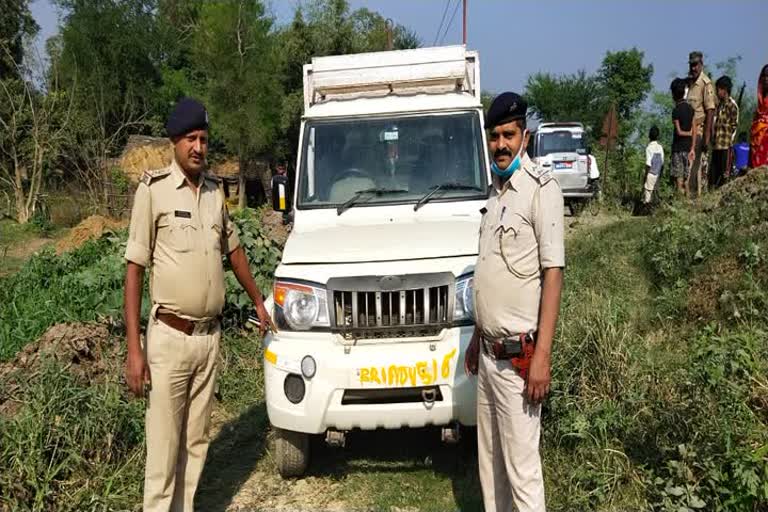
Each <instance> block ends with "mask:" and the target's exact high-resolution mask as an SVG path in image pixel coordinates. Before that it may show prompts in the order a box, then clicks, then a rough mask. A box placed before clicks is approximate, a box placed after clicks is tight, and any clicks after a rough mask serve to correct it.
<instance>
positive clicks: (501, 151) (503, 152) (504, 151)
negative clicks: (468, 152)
mask: <svg viewBox="0 0 768 512" xmlns="http://www.w3.org/2000/svg"><path fill="white" fill-rule="evenodd" d="M500 156H508V157H511V156H512V153H511V152H510V151H509V150H508V149H507V148H499V149H497V150H496V151H495V152H494V153H493V158H498V157H500Z"/></svg>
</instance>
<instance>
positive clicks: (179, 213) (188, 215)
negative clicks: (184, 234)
mask: <svg viewBox="0 0 768 512" xmlns="http://www.w3.org/2000/svg"><path fill="white" fill-rule="evenodd" d="M173 216H174V217H181V218H182V219H191V218H192V212H185V211H182V210H176V211H175V212H173Z"/></svg>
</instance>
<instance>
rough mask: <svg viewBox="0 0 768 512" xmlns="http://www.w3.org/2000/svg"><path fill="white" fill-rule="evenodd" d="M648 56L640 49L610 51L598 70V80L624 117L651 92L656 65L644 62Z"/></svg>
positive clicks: (634, 109) (633, 112)
mask: <svg viewBox="0 0 768 512" xmlns="http://www.w3.org/2000/svg"><path fill="white" fill-rule="evenodd" d="M644 57H645V54H644V53H643V52H642V51H640V50H638V49H637V48H632V49H631V50H620V51H617V52H607V53H606V54H605V57H604V58H603V63H602V66H601V67H600V69H599V70H598V73H597V79H598V83H599V84H600V86H601V87H602V89H603V92H604V94H605V97H606V99H607V100H608V102H613V103H615V104H616V112H617V114H618V116H619V119H621V120H624V121H626V120H629V119H630V118H631V117H632V116H633V115H634V114H635V113H636V112H637V109H638V108H639V107H640V105H641V104H642V103H643V100H645V98H646V96H647V95H648V93H649V92H650V91H651V77H652V76H653V65H652V64H648V65H643V59H644Z"/></svg>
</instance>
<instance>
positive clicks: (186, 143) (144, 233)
mask: <svg viewBox="0 0 768 512" xmlns="http://www.w3.org/2000/svg"><path fill="white" fill-rule="evenodd" d="M166 129H167V131H168V136H169V137H170V139H171V142H173V153H174V154H173V161H172V162H171V164H170V165H169V166H168V167H166V168H164V169H159V170H156V171H147V172H145V173H144V175H143V177H142V178H141V182H140V183H139V186H138V189H137V190H136V197H135V200H134V204H133V211H132V213H131V225H130V231H129V235H128V244H127V247H126V251H125V259H126V260H127V262H128V263H127V269H126V277H125V325H126V337H127V345H128V350H127V358H126V369H125V373H126V381H127V383H128V386H129V387H130V389H131V390H132V391H133V392H134V393H135V394H136V395H146V397H147V411H146V439H147V461H146V471H145V477H144V511H145V512H155V511H162V512H168V511H169V510H174V511H176V510H178V511H182V510H184V511H190V512H191V511H192V510H193V508H194V497H195V491H196V489H197V483H198V480H199V478H200V474H201V472H202V469H203V465H204V463H205V457H206V453H207V451H208V443H209V438H208V432H209V427H210V417H211V408H212V406H213V396H214V390H215V387H216V374H217V364H218V357H219V342H220V340H221V323H220V318H221V311H222V308H223V307H224V290H225V286H224V269H223V266H222V256H226V257H227V258H228V260H229V262H230V264H231V266H232V270H233V271H234V274H235V276H236V277H237V280H238V281H239V282H240V284H241V285H242V286H243V288H244V289H245V290H246V292H247V293H248V295H249V297H250V298H251V300H252V301H253V303H254V305H255V307H256V313H257V314H258V316H259V319H260V320H261V325H262V334H263V333H264V331H263V329H265V328H274V326H273V324H272V320H271V319H270V317H269V313H268V312H267V310H266V308H265V307H264V302H263V298H262V296H261V293H260V292H259V290H258V288H257V287H256V283H255V282H254V280H253V276H252V275H251V271H250V268H249V266H248V260H247V258H246V255H245V252H244V251H243V248H242V246H241V245H240V241H239V239H238V237H237V232H236V231H235V229H234V226H233V224H232V222H231V221H230V219H229V215H228V214H227V209H226V205H225V202H224V193H223V190H222V189H221V187H220V186H219V185H220V179H219V178H217V177H216V176H214V175H212V174H209V173H208V172H206V155H207V153H208V113H207V112H206V110H205V107H203V105H202V104H201V103H200V102H199V101H197V100H194V99H192V98H184V99H182V100H181V101H179V103H178V104H177V105H176V108H175V109H174V110H173V112H172V113H171V115H170V117H169V118H168V123H167V125H166ZM146 268H149V269H150V299H151V302H152V308H151V312H150V318H149V325H148V326H147V334H146V342H145V343H144V346H143V347H142V345H141V343H140V336H139V311H140V310H141V296H142V286H143V282H144V272H145V269H146Z"/></svg>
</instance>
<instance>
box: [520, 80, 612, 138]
mask: <svg viewBox="0 0 768 512" xmlns="http://www.w3.org/2000/svg"><path fill="white" fill-rule="evenodd" d="M525 97H526V100H527V101H528V103H529V106H530V109H531V111H532V112H533V113H534V114H536V115H537V116H538V117H539V119H540V120H541V121H579V122H582V123H584V125H585V126H587V127H589V128H591V129H592V130H594V129H595V128H599V127H600V122H601V120H602V115H603V113H604V111H605V94H604V91H603V89H602V88H601V86H600V83H599V82H598V80H597V78H595V77H593V76H589V75H587V74H586V72H585V71H579V72H578V73H575V74H572V75H559V76H557V75H552V74H550V73H536V74H534V75H531V76H530V77H528V82H527V83H526V86H525Z"/></svg>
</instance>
